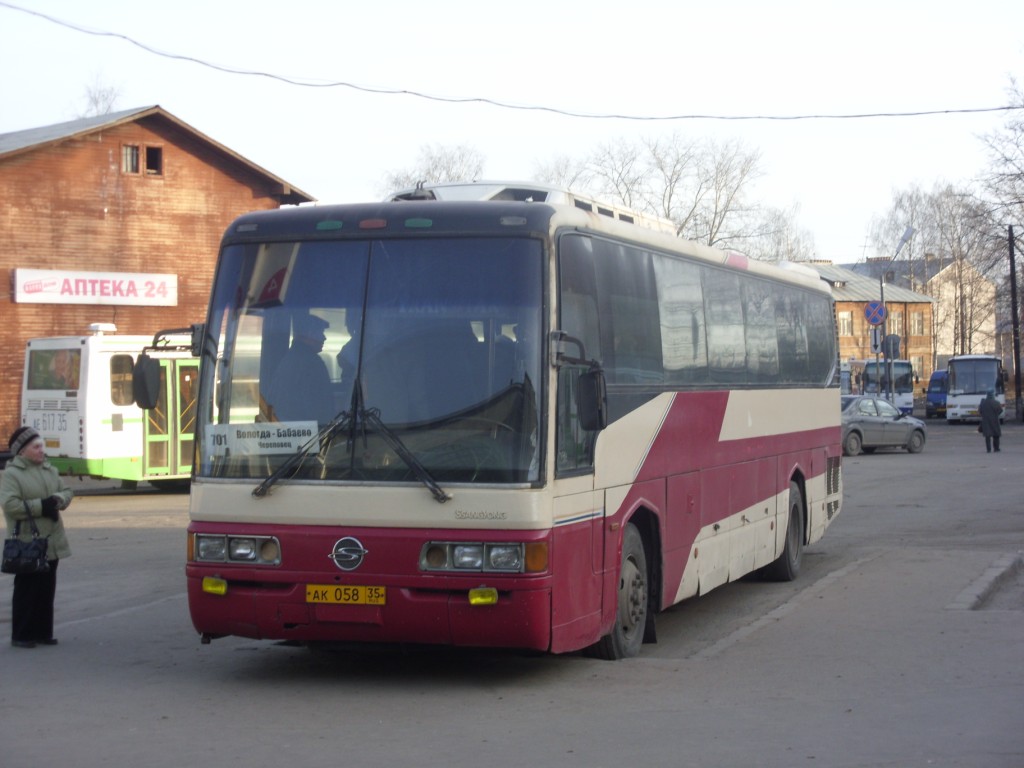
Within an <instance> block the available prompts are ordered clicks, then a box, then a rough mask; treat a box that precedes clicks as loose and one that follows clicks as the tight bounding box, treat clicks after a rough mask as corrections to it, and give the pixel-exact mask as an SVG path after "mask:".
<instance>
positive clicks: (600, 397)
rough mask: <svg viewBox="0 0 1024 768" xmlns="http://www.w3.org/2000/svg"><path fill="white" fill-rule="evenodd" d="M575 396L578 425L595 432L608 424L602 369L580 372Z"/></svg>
mask: <svg viewBox="0 0 1024 768" xmlns="http://www.w3.org/2000/svg"><path fill="white" fill-rule="evenodd" d="M577 397H578V399H577V406H578V407H579V411H580V426H582V427H583V429H585V430H587V431H588V432H595V431H599V430H602V429H604V428H605V427H607V426H608V393H607V391H606V388H605V378H604V371H602V370H601V369H600V368H598V369H595V370H590V371H587V372H586V373H581V374H580V382H579V389H578V390H577Z"/></svg>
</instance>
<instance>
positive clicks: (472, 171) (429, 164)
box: [383, 144, 484, 192]
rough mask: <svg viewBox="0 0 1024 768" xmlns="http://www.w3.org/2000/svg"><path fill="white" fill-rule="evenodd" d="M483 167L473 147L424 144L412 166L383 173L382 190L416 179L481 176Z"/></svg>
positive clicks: (435, 180) (409, 184) (437, 180)
mask: <svg viewBox="0 0 1024 768" xmlns="http://www.w3.org/2000/svg"><path fill="white" fill-rule="evenodd" d="M483 169H484V158H483V156H482V155H481V154H480V153H479V152H478V151H477V150H476V149H474V148H473V147H470V146H467V145H465V144H460V145H458V146H454V147H446V146H442V145H440V144H435V145H426V146H422V147H420V154H419V158H418V159H417V162H416V165H415V166H413V167H412V168H407V169H404V170H397V171H392V172H390V173H388V174H386V175H385V177H384V184H383V186H384V190H383V192H392V191H394V190H398V189H406V188H408V187H413V186H415V185H416V184H417V183H419V182H427V183H441V182H447V181H473V180H474V179H478V178H480V175H481V174H482V173H483Z"/></svg>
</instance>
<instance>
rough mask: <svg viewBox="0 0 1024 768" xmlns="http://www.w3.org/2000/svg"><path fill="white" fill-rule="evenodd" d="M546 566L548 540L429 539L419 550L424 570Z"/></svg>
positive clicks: (516, 569)
mask: <svg viewBox="0 0 1024 768" xmlns="http://www.w3.org/2000/svg"><path fill="white" fill-rule="evenodd" d="M547 568H548V544H547V542H546V541H532V542H527V543H523V542H478V541H470V542H467V541H428V542H427V543H426V544H424V545H423V548H422V549H421V550H420V570H421V571H447V572H460V571H477V572H482V573H542V572H544V571H546V570H547Z"/></svg>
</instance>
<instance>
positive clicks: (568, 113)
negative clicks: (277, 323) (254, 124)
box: [0, 0, 1024, 122]
mask: <svg viewBox="0 0 1024 768" xmlns="http://www.w3.org/2000/svg"><path fill="white" fill-rule="evenodd" d="M0 7H4V8H9V9H11V10H14V11H21V12H22V13H27V14H29V15H31V16H37V17H38V18H41V19H44V20H46V21H48V22H50V23H52V24H57V25H59V26H62V27H66V28H67V29H71V30H74V31H75V32H81V33H83V34H86V35H93V36H96V37H113V38H116V39H118V40H123V41H124V42H126V43H129V44H131V45H134V46H135V47H137V48H141V49H142V50H143V51H146V52H147V53H150V54H153V55H154V56H160V57H162V58H165V59H173V60H176V61H187V62H190V63H192V64H197V65H199V66H201V67H206V68H208V69H213V70H216V71H218V72H224V73H226V74H230V75H242V76H246V77H262V78H267V79H269V80H276V81H278V82H281V83H285V84H287V85H294V86H298V87H302V88H348V89H350V90H354V91H360V92H362V93H371V94H379V95H384V96H413V97H415V98H418V99H425V100H427V101H436V102H443V103H448V104H486V105H488V106H492V107H498V108H499V109H514V110H520V111H525V112H545V113H548V114H553V115H560V116H562V117H574V118H580V119H584V120H632V121H638V122H671V121H681V120H725V121H743V120H775V121H796V120H864V119H871V118H895V117H928V116H935V115H967V114H979V113H984V112H1010V111H1014V110H1020V109H1024V107H1022V106H1019V105H1004V106H1000V107H977V108H960V109H928V110H918V111H911V112H861V113H853V114H804V115H712V114H682V115H626V114H619V113H605V114H600V113H589V112H576V111H572V110H567V109H559V108H557V107H548V106H543V105H529V104H512V103H509V102H504V101H499V100H497V99H491V98H487V97H485V96H463V97H458V96H438V95H436V94H430V93H423V92H421V91H413V90H409V89H407V88H373V87H370V86H365V85H359V84H358V83H350V82H346V81H343V80H335V81H320V80H314V79H311V78H309V79H300V78H295V77H286V76H284V75H277V74H274V73H272V72H261V71H259V70H251V69H240V68H237V67H229V66H224V65H222V64H214V63H213V62H209V61H205V60H203V59H199V58H196V57H195V56H186V55H184V54H180V53H172V52H169V51H161V50H160V49H158V48H154V47H152V46H150V45H146V44H145V43H142V42H139V41H138V40H135V39H134V38H132V37H129V36H128V35H124V34H121V33H120V32H108V31H103V30H96V29H88V28H86V27H81V26H78V25H77V24H72V23H71V22H68V21H64V20H62V19H57V18H54V17H53V16H49V15H47V14H45V13H40V12H39V11H34V10H31V9H29V8H22V7H21V6H17V5H13V4H12V3H7V2H3V0H0Z"/></svg>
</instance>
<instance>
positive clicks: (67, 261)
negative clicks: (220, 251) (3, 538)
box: [0, 106, 313, 449]
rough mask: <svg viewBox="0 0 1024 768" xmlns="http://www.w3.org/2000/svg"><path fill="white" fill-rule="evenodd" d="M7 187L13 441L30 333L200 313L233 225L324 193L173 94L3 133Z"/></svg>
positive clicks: (4, 388)
mask: <svg viewBox="0 0 1024 768" xmlns="http://www.w3.org/2000/svg"><path fill="white" fill-rule="evenodd" d="M0 199H3V201H4V211H3V215H2V216H0V267H2V269H3V271H4V273H5V274H6V275H7V278H8V281H9V285H10V291H9V292H7V293H6V295H5V296H4V299H3V301H2V303H3V304H5V305H8V306H5V307H4V309H3V318H4V322H3V326H2V327H0V370H3V371H5V375H4V376H3V377H0V436H2V438H3V445H2V446H0V448H2V449H6V447H7V445H6V440H7V436H8V435H9V434H10V433H11V431H13V430H14V429H15V428H16V427H17V426H18V425H19V421H20V402H19V401H20V387H21V375H22V368H23V365H24V362H23V358H24V353H25V342H26V341H27V340H28V339H30V338H34V337H39V336H64V335H79V334H84V333H86V332H87V328H88V326H89V324H90V323H96V322H104V323H114V324H115V325H116V326H117V329H118V332H119V333H126V334H128V333H132V334H152V333H153V332H155V331H157V330H159V329H161V328H168V327H184V326H187V325H189V324H190V323H193V322H198V321H200V320H202V319H203V316H204V314H205V311H206V306H207V299H208V294H209V290H210V281H211V277H212V274H213V266H214V261H215V259H216V255H217V248H218V245H219V243H220V239H221V236H222V235H223V233H224V230H225V229H226V228H227V226H228V224H230V223H231V221H232V220H233V219H234V218H235V217H236V216H238V215H240V214H242V213H245V212H247V211H251V210H266V209H270V208H277V207H279V206H281V205H289V204H298V203H305V202H311V201H312V200H313V198H312V197H310V196H309V195H307V194H306V193H305V192H303V191H302V190H300V189H297V188H296V187H293V186H292V185H291V184H289V183H287V182H285V181H284V180H282V179H280V178H278V177H277V176H275V175H273V174H272V173H270V172H268V171H266V170H264V169H262V168H260V167H259V166H257V165H255V164H254V163H252V162H250V161H249V160H246V159H245V158H244V157H242V156H241V155H239V154H237V153H236V152H233V151H232V150H230V149H228V148H227V147H225V146H223V145H222V144H219V143H217V142H216V141H214V140H213V139H211V138H209V137H207V136H204V135H203V134H202V133H200V132H199V131H197V130H195V129H194V128H192V127H191V126H189V125H187V124H186V123H184V122H182V121H181V120H179V119H178V118H177V117H175V116H173V115H171V114H170V113H169V112H166V111H165V110H163V109H161V108H160V107H159V106H152V107H145V108H141V109H132V110H126V111H123V112H116V113H112V114H108V115H102V116H99V117H91V118H85V119H82V120H74V121H72V122H68V123H61V124H58V125H50V126H44V127H41V128H32V129H29V130H24V131H17V132H14V133H6V134H0Z"/></svg>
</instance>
